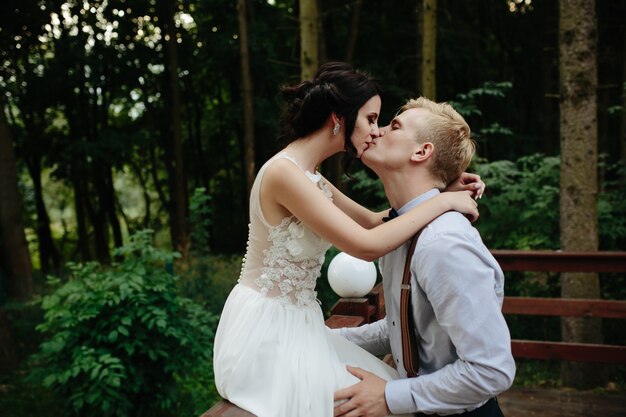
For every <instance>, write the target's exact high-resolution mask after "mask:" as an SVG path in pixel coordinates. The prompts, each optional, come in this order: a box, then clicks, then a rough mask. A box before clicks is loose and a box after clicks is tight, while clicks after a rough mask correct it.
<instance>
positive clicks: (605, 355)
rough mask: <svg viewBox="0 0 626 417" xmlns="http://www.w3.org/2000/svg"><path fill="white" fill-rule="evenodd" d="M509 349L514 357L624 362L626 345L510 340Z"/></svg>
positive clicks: (625, 361) (625, 359)
mask: <svg viewBox="0 0 626 417" xmlns="http://www.w3.org/2000/svg"><path fill="white" fill-rule="evenodd" d="M511 350H512V351H513V356H514V357H516V358H528V359H554V360H566V361H574V362H604V363H626V346H615V345H597V344H592V343H567V342H542V341H534V340H512V341H511Z"/></svg>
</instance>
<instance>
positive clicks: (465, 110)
mask: <svg viewBox="0 0 626 417" xmlns="http://www.w3.org/2000/svg"><path fill="white" fill-rule="evenodd" d="M512 87H513V84H512V83H510V82H508V81H503V82H495V81H487V82H485V83H484V84H483V85H482V86H481V87H478V88H474V89H472V90H470V91H468V92H467V93H461V94H458V95H457V96H456V98H455V99H454V100H450V101H448V104H450V105H451V106H452V107H454V109H455V110H456V111H458V112H459V113H460V114H461V115H462V116H463V117H469V116H482V115H483V112H482V111H481V110H480V108H479V100H480V99H482V98H485V97H496V98H503V97H505V96H506V92H507V91H508V90H510V89H511V88H512Z"/></svg>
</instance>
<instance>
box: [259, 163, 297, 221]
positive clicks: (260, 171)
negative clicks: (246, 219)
mask: <svg viewBox="0 0 626 417" xmlns="http://www.w3.org/2000/svg"><path fill="white" fill-rule="evenodd" d="M278 159H287V160H289V161H291V162H293V163H294V164H295V165H296V166H297V167H298V168H300V169H302V167H300V165H299V164H298V161H296V160H295V159H294V158H293V157H292V156H290V155H289V154H287V152H280V153H278V154H276V155H274V156H273V157H271V158H270V159H269V160H268V161H267V162H265V164H263V166H262V167H261V169H259V172H258V173H257V175H256V178H255V179H254V184H253V185H252V190H250V219H252V218H253V217H257V218H258V219H259V220H261V222H262V223H263V224H264V225H265V226H266V227H268V228H269V227H272V225H270V224H269V223H268V222H267V220H265V216H264V215H263V210H261V196H260V191H261V183H262V182H263V175H264V174H265V170H266V169H267V168H268V167H269V166H270V165H271V164H272V162H274V161H276V160H278Z"/></svg>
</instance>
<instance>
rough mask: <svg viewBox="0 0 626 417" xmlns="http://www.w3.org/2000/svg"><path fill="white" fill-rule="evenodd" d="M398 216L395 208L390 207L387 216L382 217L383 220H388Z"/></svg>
mask: <svg viewBox="0 0 626 417" xmlns="http://www.w3.org/2000/svg"><path fill="white" fill-rule="evenodd" d="M398 216H399V214H398V212H397V211H396V209H395V208H393V207H392V208H391V210H389V214H388V216H387V217H383V221H384V222H388V221H389V220H391V219H394V218H396V217H398Z"/></svg>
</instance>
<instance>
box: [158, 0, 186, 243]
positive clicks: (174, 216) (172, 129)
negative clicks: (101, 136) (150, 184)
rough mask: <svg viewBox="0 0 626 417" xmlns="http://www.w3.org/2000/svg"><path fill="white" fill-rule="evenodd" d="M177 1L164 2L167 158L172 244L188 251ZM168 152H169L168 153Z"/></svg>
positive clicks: (166, 0) (167, 0)
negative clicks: (167, 118)
mask: <svg viewBox="0 0 626 417" xmlns="http://www.w3.org/2000/svg"><path fill="white" fill-rule="evenodd" d="M176 5H177V1H176V0H165V1H164V2H163V4H162V7H163V10H162V16H163V17H162V19H163V22H162V24H163V28H164V33H165V36H163V43H164V45H163V46H164V50H165V62H166V72H167V82H166V93H167V94H166V97H168V100H167V101H168V103H169V106H166V108H167V110H168V116H169V131H168V133H169V135H168V138H167V139H166V140H168V142H169V144H168V145H169V146H168V147H169V149H170V151H171V152H170V156H171V159H172V160H171V161H167V162H168V165H169V167H170V169H169V186H170V233H171V236H172V245H173V247H174V248H175V249H176V250H179V251H182V252H183V253H184V254H186V253H187V250H188V246H189V230H188V226H187V224H188V223H187V188H186V185H185V175H184V173H185V170H184V162H183V138H182V130H181V103H180V85H179V81H178V51H177V49H176V43H177V33H176V24H175V22H174V16H175V13H176ZM166 154H167V153H166Z"/></svg>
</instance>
